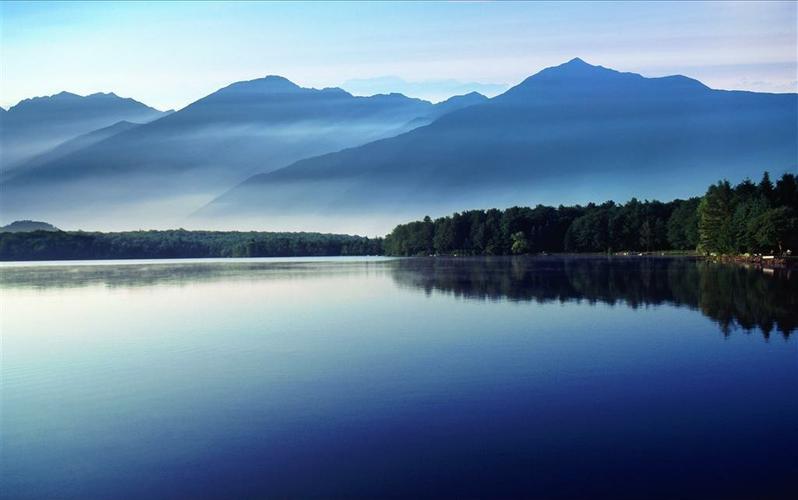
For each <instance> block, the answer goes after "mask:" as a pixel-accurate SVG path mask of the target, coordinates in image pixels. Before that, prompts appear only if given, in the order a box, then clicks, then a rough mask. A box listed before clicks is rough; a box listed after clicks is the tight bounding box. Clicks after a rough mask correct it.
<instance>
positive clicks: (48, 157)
mask: <svg viewBox="0 0 798 500" xmlns="http://www.w3.org/2000/svg"><path fill="white" fill-rule="evenodd" d="M139 125H141V124H140V123H132V122H128V121H124V120H123V121H120V122H117V123H114V124H113V125H110V126H108V127H103V128H101V129H99V130H93V131H91V132H89V133H87V134H83V135H79V136H77V137H74V138H72V139H69V140H68V141H64V142H62V143H61V144H59V145H57V146H55V147H54V148H52V149H50V150H48V151H45V152H44V153H41V154H39V155H36V156H34V157H33V158H31V159H29V160H27V161H26V162H24V163H22V164H21V165H18V166H17V167H13V168H11V169H9V170H3V171H2V172H0V175H2V177H0V179H3V180H7V179H10V178H11V177H13V176H14V175H16V174H19V173H24V172H28V171H29V170H30V169H34V168H37V167H40V166H42V165H46V164H48V163H51V162H54V161H56V160H58V159H59V158H62V157H64V156H67V155H69V154H72V153H74V152H76V151H80V150H81V149H83V148H87V147H89V146H91V145H93V144H97V143H98V142H100V141H104V140H105V139H108V138H109V137H112V136H115V135H116V134H120V133H122V132H125V131H127V130H130V129H133V128H135V127H138V126H139Z"/></svg>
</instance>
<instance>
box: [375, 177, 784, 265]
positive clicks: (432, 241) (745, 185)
mask: <svg viewBox="0 0 798 500" xmlns="http://www.w3.org/2000/svg"><path fill="white" fill-rule="evenodd" d="M797 239H798V184H796V177H795V175H793V174H784V175H783V176H782V177H781V178H780V179H779V180H778V181H777V182H776V183H775V184H774V183H773V182H772V181H771V179H770V176H769V174H768V173H767V172H765V173H764V175H763V176H762V179H761V181H760V182H759V183H754V182H752V181H750V180H745V181H743V182H741V183H739V184H737V185H736V186H732V185H731V184H730V183H729V182H728V181H725V180H724V181H721V182H718V183H717V184H714V185H712V186H710V187H709V188H708V189H707V192H706V193H705V194H704V196H703V197H700V198H698V197H696V198H690V199H687V200H673V201H670V202H660V201H647V200H646V201H639V200H637V199H632V200H630V201H629V202H627V203H625V204H617V203H615V202H612V201H608V202H605V203H602V204H601V205H597V204H595V203H589V204H587V205H585V206H581V205H576V206H562V205H560V206H559V207H557V208H555V207H550V206H543V205H538V206H536V207H534V208H531V207H512V208H508V209H506V210H499V209H495V208H494V209H489V210H469V211H465V212H459V213H454V214H453V215H451V216H447V217H441V218H438V219H435V220H432V219H430V218H429V217H425V218H424V219H423V220H420V221H415V222H410V223H407V224H401V225H399V226H397V227H396V228H394V230H393V231H392V232H391V233H390V234H389V235H388V236H386V237H385V241H384V247H385V253H386V254H387V255H398V256H412V255H511V254H528V253H557V252H576V253H581V252H624V251H632V252H650V251H668V250H681V251H698V252H700V253H703V254H736V253H746V252H748V253H775V254H782V253H785V252H787V251H788V250H789V249H792V250H795V249H796V248H798V241H796V240H797Z"/></svg>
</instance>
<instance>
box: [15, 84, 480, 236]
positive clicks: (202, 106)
mask: <svg viewBox="0 0 798 500" xmlns="http://www.w3.org/2000/svg"><path fill="white" fill-rule="evenodd" d="M472 100H473V97H470V98H468V99H467V100H465V101H463V102H462V103H459V104H457V103H456V104H453V105H451V107H452V109H456V108H458V107H462V106H464V105H467V104H468V102H471V101H472ZM440 113H441V111H440V108H438V107H436V106H433V105H432V104H431V103H429V102H427V101H422V100H419V99H412V98H408V97H405V96H403V95H401V94H387V95H375V96H371V97H355V96H352V95H351V94H349V93H347V92H345V91H343V90H341V89H337V88H328V89H321V90H317V89H310V88H302V87H300V86H298V85H296V84H294V83H292V82H290V81H289V80H287V79H285V78H282V77H277V76H268V77H265V78H261V79H257V80H252V81H246V82H237V83H234V84H232V85H229V86H228V87H225V88H223V89H220V90H219V91H217V92H214V93H213V94H210V95H208V96H207V97H204V98H202V99H200V100H198V101H196V102H194V103H192V104H191V105H189V106H187V107H186V108H184V109H182V110H180V111H178V112H175V113H173V114H171V115H169V116H166V117H164V118H162V119H160V120H157V121H155V122H152V123H149V124H146V125H144V126H141V127H136V128H135V129H132V130H128V131H125V132H122V133H120V134H117V135H115V136H113V137H110V138H108V139H106V140H103V141H100V142H98V143H96V144H93V145H91V146H89V147H86V148H83V149H81V150H79V151H75V152H73V153H71V154H69V155H66V156H63V157H60V158H57V159H55V160H53V161H51V162H46V163H44V164H41V165H38V166H37V168H36V169H31V170H30V171H28V172H25V173H24V174H20V175H16V176H14V177H13V178H12V179H10V180H9V181H8V182H5V183H3V184H2V185H0V189H2V190H3V192H4V194H5V195H6V196H4V200H2V202H1V203H2V205H0V208H2V209H3V212H4V213H3V216H4V217H6V218H12V217H16V218H19V217H21V216H25V217H34V216H35V217H39V218H46V219H48V220H53V221H54V222H56V223H58V224H60V225H67V226H68V225H76V224H84V223H88V224H90V225H92V226H93V227H107V225H105V224H104V220H105V218H106V217H107V216H108V211H109V210H112V211H116V214H117V216H118V217H125V216H126V215H127V214H128V213H129V215H130V216H131V217H132V216H134V215H135V217H136V218H137V220H133V219H132V218H131V220H130V223H131V224H133V226H132V227H139V225H140V224H145V225H147V226H148V227H149V226H151V225H153V224H157V225H167V224H172V223H180V222H181V220H182V218H183V217H185V216H186V215H188V214H189V213H191V212H193V211H194V210H196V209H197V208H198V207H200V206H202V205H203V204H204V203H207V202H208V201H209V200H211V199H213V198H214V197H215V196H218V195H219V194H220V193H222V192H224V191H225V190H227V189H229V188H230V187H231V186H233V185H235V184H237V183H239V182H241V181H242V180H244V179H246V178H247V177H249V176H250V175H253V174H255V173H258V172H268V171H270V170H274V169H276V168H279V167H283V166H285V165H288V164H290V163H292V162H294V161H296V160H299V159H302V158H307V157H311V156H315V155H318V154H323V153H328V152H331V151H337V150H340V149H343V148H346V147H352V146H357V145H360V144H365V143H368V142H370V141H373V140H376V139H380V138H383V137H387V136H392V135H396V134H399V133H402V132H405V131H407V130H409V129H411V128H413V127H415V126H417V124H414V121H415V120H416V119H419V118H420V119H427V117H429V116H433V115H434V116H438V115H439V114H440ZM54 190H57V191H58V192H59V196H58V197H57V198H53V197H51V196H50V193H52V192H53V191H54ZM134 211H135V213H133V212H134ZM165 217H166V218H165ZM170 218H171V219H170ZM119 220H120V219H119V218H117V219H116V221H117V222H118V221H119ZM87 221H88V222H87ZM84 225H85V224H84ZM115 227H116V228H118V227H120V226H115ZM123 227H124V226H123Z"/></svg>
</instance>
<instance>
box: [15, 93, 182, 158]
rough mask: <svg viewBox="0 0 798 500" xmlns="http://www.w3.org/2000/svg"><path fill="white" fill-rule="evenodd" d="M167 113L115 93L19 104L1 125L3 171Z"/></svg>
mask: <svg viewBox="0 0 798 500" xmlns="http://www.w3.org/2000/svg"><path fill="white" fill-rule="evenodd" d="M166 114H167V113H165V112H162V111H159V110H157V109H154V108H151V107H149V106H147V105H145V104H142V103H140V102H138V101H136V100H134V99H130V98H123V97H119V96H117V95H116V94H114V93H96V94H91V95H87V96H80V95H77V94H73V93H71V92H60V93H58V94H55V95H52V96H46V97H33V98H30V99H25V100H22V101H20V102H19V103H18V104H16V105H15V106H12V107H11V108H9V109H8V110H7V111H5V112H3V113H2V115H0V116H2V122H0V144H1V145H2V149H3V155H2V169H3V170H6V169H8V168H11V167H13V166H17V165H19V164H21V163H23V162H25V161H27V160H30V159H31V158H33V157H34V156H37V155H39V154H42V153H44V152H46V151H47V150H49V149H51V148H53V147H55V146H57V145H58V144H60V143H62V142H65V141H68V140H70V139H73V138H75V137H77V136H79V135H83V134H86V133H89V132H91V131H93V130H97V129H100V128H103V127H108V126H110V125H113V124H114V123H117V122H120V121H131V122H136V123H145V122H149V121H152V120H155V119H157V118H160V117H162V116H165V115H166Z"/></svg>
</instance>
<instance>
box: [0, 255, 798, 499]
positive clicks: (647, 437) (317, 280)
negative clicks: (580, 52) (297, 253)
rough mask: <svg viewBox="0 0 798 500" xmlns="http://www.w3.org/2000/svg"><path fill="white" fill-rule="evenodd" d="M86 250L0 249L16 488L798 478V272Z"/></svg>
mask: <svg viewBox="0 0 798 500" xmlns="http://www.w3.org/2000/svg"><path fill="white" fill-rule="evenodd" d="M85 264H86V263H84V265H79V266H78V265H63V264H59V265H45V266H42V265H40V266H4V267H0V307H1V308H2V309H0V328H1V329H2V421H1V426H0V430H2V443H0V445H1V446H2V449H1V452H2V457H1V458H2V463H1V464H0V465H2V469H1V471H0V488H1V489H0V496H2V497H3V498H9V499H12V498H13V499H26V498H32V499H41V498H58V499H72V498H74V499H128V498H130V499H133V498H136V499H138V498H147V499H157V498H170V499H202V498H275V497H278V498H280V497H303V498H304V497H345V498H348V497H368V498H375V497H436V498H440V497H512V498H519V497H533V498H535V497H539V498H584V497H607V498H700V499H706V498H724V499H726V498H798V344H797V343H796V339H795V330H796V327H798V275H795V274H794V273H793V274H792V275H789V274H788V273H785V272H781V273H779V272H776V273H772V274H771V273H763V272H761V271H755V270H747V269H743V268H740V267H729V266H720V265H712V264H708V263H701V262H695V261H691V260H671V259H611V260H610V259H604V258H570V259H564V258H516V259H509V258H508V259H438V260H433V259H403V260H379V259H377V260H359V259H348V260H347V259H344V260H337V259H329V260H322V261H318V260H304V261H302V260H300V261H290V260H279V261H269V260H257V261H254V260H253V261H238V262H223V263H218V262H191V261H184V262H179V263H174V262H172V263H158V262H134V263H126V264H124V265H119V264H117V265H85ZM95 264H96V263H95Z"/></svg>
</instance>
